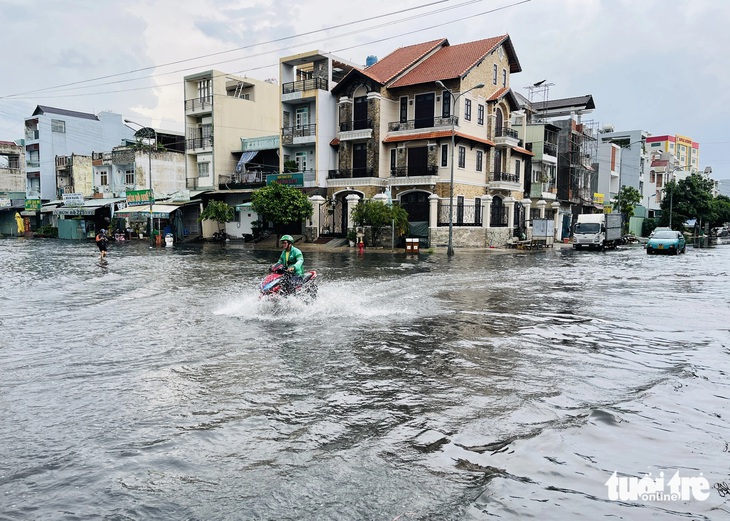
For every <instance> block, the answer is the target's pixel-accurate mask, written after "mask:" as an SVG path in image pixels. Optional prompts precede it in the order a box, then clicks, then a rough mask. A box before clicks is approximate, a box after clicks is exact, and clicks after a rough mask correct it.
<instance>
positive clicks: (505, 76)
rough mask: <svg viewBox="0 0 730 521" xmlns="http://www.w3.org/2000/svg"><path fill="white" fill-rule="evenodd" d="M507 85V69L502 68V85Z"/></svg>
mask: <svg viewBox="0 0 730 521" xmlns="http://www.w3.org/2000/svg"><path fill="white" fill-rule="evenodd" d="M506 86H507V69H502V87H506Z"/></svg>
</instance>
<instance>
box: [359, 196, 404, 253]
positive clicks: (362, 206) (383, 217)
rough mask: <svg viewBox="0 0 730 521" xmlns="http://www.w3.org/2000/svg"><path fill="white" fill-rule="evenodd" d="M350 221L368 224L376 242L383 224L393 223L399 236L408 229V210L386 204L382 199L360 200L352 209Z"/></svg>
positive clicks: (362, 224)
mask: <svg viewBox="0 0 730 521" xmlns="http://www.w3.org/2000/svg"><path fill="white" fill-rule="evenodd" d="M352 221H353V222H354V223H355V224H356V225H357V226H370V228H371V229H372V231H373V242H374V243H377V242H378V239H379V238H380V231H381V230H382V229H383V227H384V226H390V225H391V224H395V231H396V233H397V234H398V235H399V236H400V235H402V234H404V233H405V232H406V231H407V230H408V212H406V211H405V209H404V208H401V207H400V206H398V205H393V206H388V205H387V204H385V203H384V202H382V201H373V200H372V199H369V200H367V201H360V202H359V203H358V205H357V206H356V207H355V208H354V209H353V211H352Z"/></svg>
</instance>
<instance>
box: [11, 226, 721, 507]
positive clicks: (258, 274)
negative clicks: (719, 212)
mask: <svg viewBox="0 0 730 521" xmlns="http://www.w3.org/2000/svg"><path fill="white" fill-rule="evenodd" d="M305 254H306V261H307V263H306V264H307V267H310V268H316V269H317V270H318V271H319V273H320V276H321V279H320V280H321V282H320V289H319V298H318V300H317V301H316V302H315V303H313V304H311V305H305V304H303V303H301V302H288V303H284V304H283V305H272V304H271V303H264V302H261V301H259V299H258V298H257V294H256V283H257V282H258V280H260V279H261V278H262V277H263V275H264V274H265V271H266V268H267V266H268V265H269V264H270V263H271V262H273V261H274V260H275V259H276V257H277V256H278V253H277V252H274V251H260V250H250V249H246V248H245V247H244V246H243V245H229V246H226V247H221V246H220V245H205V246H192V247H177V246H176V247H174V248H167V249H166V248H159V249H150V248H149V247H148V246H147V245H146V243H145V242H144V241H132V242H128V243H126V244H113V245H111V247H110V254H109V257H108V259H107V260H106V261H105V262H100V260H99V258H98V252H97V251H96V248H95V246H94V245H93V244H91V243H76V242H66V241H56V240H25V239H5V240H0V302H1V303H2V313H1V314H0V325H1V326H2V334H1V335H0V417H1V418H2V421H1V422H0V520H82V519H83V520H87V519H88V520H142V519H145V520H146V519H170V520H201V521H202V520H386V521H393V520H399V521H404V520H415V519H417V520H457V519H458V520H462V519H463V520H493V519H526V518H533V519H540V520H546V519H556V520H564V519H599V518H609V519H723V518H728V517H730V516H729V514H730V503H729V502H730V496H728V495H727V492H728V490H727V486H728V484H729V483H730V434H729V433H730V431H729V430H728V423H729V422H728V419H730V407H729V404H728V397H730V388H729V385H728V377H727V371H728V370H729V364H728V362H730V349H729V348H728V342H729V341H730V334H728V333H729V331H728V330H729V329H730V305H729V304H730V276H729V274H730V246H727V247H723V246H720V247H717V248H713V249H705V250H694V249H692V248H688V250H687V253H686V255H680V256H678V257H657V256H651V257H648V256H646V255H645V254H644V251H643V249H642V248H641V247H625V248H622V249H619V250H617V251H611V252H606V253H590V252H573V251H572V250H554V251H553V250H550V251H545V252H538V253H508V254H499V253H492V252H489V253H475V252H459V251H458V250H457V253H456V256H455V257H454V258H453V259H452V260H448V259H447V258H446V257H445V256H444V255H441V254H436V255H430V256H429V255H422V256H421V257H420V258H412V257H406V256H405V255H403V254H395V255H393V254H389V253H385V254H375V253H372V252H366V253H365V255H364V256H362V257H361V256H358V255H357V253H355V252H353V253H349V252H348V253H325V252H317V253H306V252H305ZM614 472H616V473H617V478H614V479H623V480H624V486H623V489H624V490H623V492H624V494H623V496H621V497H620V498H612V497H611V491H612V490H619V489H621V486H616V487H613V486H612V485H611V484H610V482H609V480H610V479H611V478H612V475H613V473H614ZM647 474H650V476H649V477H646V476H645V475H647ZM628 477H636V478H645V477H646V479H645V481H646V480H653V481H650V483H654V484H655V489H657V490H659V491H660V492H665V493H666V495H663V496H659V495H655V496H654V497H653V498H649V497H646V496H644V497H639V496H631V495H630V490H629V489H628V488H627V486H626V485H625V481H627V478H628ZM673 477H674V478H675V481H674V482H673V483H674V484H677V483H681V484H682V487H684V488H682V489H681V490H680V489H678V490H680V495H679V497H676V496H670V495H669V493H670V492H672V490H673V489H672V488H671V486H670V483H669V482H670V479H672V478H673ZM607 482H608V483H609V484H608V485H607ZM659 483H661V484H662V487H663V488H662V489H659V488H658V487H659V485H658V484H659ZM644 490H651V487H648V488H646V487H645V488H644Z"/></svg>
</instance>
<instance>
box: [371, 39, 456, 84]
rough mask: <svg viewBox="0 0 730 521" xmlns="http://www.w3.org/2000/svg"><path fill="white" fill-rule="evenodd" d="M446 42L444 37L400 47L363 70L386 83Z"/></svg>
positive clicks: (446, 43)
mask: <svg viewBox="0 0 730 521" xmlns="http://www.w3.org/2000/svg"><path fill="white" fill-rule="evenodd" d="M448 43H449V42H448V41H447V40H446V38H441V39H440V40H431V41H430V42H424V43H417V44H415V45H409V46H408V47H401V48H400V49H396V50H395V51H393V52H392V53H390V54H389V55H388V56H386V57H385V58H383V59H382V60H380V61H378V62H376V63H374V64H373V65H371V66H370V67H368V68H367V69H365V72H366V74H367V75H368V76H370V77H371V78H373V79H375V80H377V81H379V82H380V83H387V82H388V81H390V80H392V79H393V78H394V77H395V76H397V75H398V74H399V73H401V72H403V71H404V70H405V69H407V68H408V67H410V66H411V65H412V64H413V63H415V62H417V61H418V60H420V59H422V58H423V57H424V56H426V55H427V54H428V53H430V52H432V51H433V50H434V49H436V48H437V47H439V46H442V45H448Z"/></svg>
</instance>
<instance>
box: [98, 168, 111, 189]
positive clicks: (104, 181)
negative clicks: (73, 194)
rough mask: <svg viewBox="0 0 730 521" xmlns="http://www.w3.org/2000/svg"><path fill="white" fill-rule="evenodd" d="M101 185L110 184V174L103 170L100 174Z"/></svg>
mask: <svg viewBox="0 0 730 521" xmlns="http://www.w3.org/2000/svg"><path fill="white" fill-rule="evenodd" d="M99 184H100V185H101V186H106V185H108V184H109V172H107V171H106V170H102V171H100V172H99Z"/></svg>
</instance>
